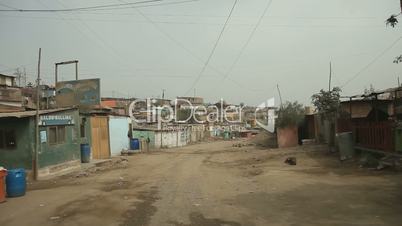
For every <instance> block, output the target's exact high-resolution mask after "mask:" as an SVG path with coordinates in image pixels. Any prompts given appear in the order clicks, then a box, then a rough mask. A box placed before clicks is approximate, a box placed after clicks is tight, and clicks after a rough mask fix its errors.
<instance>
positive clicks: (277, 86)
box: [276, 84, 283, 109]
mask: <svg viewBox="0 0 402 226" xmlns="http://www.w3.org/2000/svg"><path fill="white" fill-rule="evenodd" d="M276 88H277V89H278V93H279V100H280V101H281V109H282V107H283V102H282V95H281V90H280V89H279V84H276Z"/></svg>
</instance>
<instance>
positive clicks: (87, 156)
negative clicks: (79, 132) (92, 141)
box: [81, 144, 91, 163]
mask: <svg viewBox="0 0 402 226" xmlns="http://www.w3.org/2000/svg"><path fill="white" fill-rule="evenodd" d="M90 160H91V146H89V144H81V162H82V163H88V162H89V161H90Z"/></svg>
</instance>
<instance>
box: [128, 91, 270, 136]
mask: <svg viewBox="0 0 402 226" xmlns="http://www.w3.org/2000/svg"><path fill="white" fill-rule="evenodd" d="M224 103H225V102H224V100H223V99H221V100H220V102H219V104H213V105H194V104H192V103H191V102H190V101H189V100H187V99H175V100H174V101H172V102H171V103H169V104H167V103H165V104H157V100H156V99H152V98H146V99H138V100H135V101H133V102H131V103H130V106H129V115H130V118H131V120H133V121H134V122H136V123H158V129H160V128H161V124H162V123H189V122H191V123H198V124H204V123H207V122H208V123H228V124H231V123H232V124H238V123H241V122H242V117H243V116H242V115H243V114H242V113H243V110H244V108H245V107H247V106H236V105H225V104H224ZM172 106H173V107H172ZM274 107H275V99H274V98H271V99H268V100H267V101H265V102H263V103H261V104H260V105H258V106H257V107H256V108H255V112H254V119H255V122H256V124H257V125H258V126H259V127H261V128H262V129H264V130H267V131H269V132H274V131H275V118H276V116H275V108H274ZM182 110H186V112H187V115H186V118H180V119H179V118H178V112H179V111H182ZM135 113H136V114H135ZM139 115H141V116H139ZM258 115H264V118H265V120H263V121H260V118H259V117H258ZM138 116H139V117H138ZM233 116H236V117H233Z"/></svg>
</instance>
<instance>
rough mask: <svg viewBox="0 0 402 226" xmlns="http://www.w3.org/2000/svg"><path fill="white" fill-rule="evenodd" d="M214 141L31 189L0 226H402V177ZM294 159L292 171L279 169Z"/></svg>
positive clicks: (310, 153)
mask: <svg viewBox="0 0 402 226" xmlns="http://www.w3.org/2000/svg"><path fill="white" fill-rule="evenodd" d="M241 142H242V143H243V144H244V146H241V147H233V144H238V143H239V141H218V142H210V143H202V144H197V145H192V146H187V147H184V148H178V149H169V150H165V151H162V152H154V153H151V154H137V155H134V156H129V157H127V159H128V161H118V162H117V163H115V164H114V165H113V166H111V167H106V168H103V169H101V168H100V169H99V171H96V170H92V171H90V172H89V173H88V174H86V173H74V174H71V175H69V176H64V177H62V178H57V179H53V180H49V181H40V182H36V183H33V184H30V185H29V189H30V190H29V191H28V192H27V195H26V196H24V197H21V198H13V199H8V202H7V203H4V204H0V225H2V226H3V225H4V226H7V225H18V226H21V225H31V226H34V225H38V226H39V225H41V226H43V225H133V226H140V225H142V226H145V225H154V226H160V225H173V226H190V225H199V226H224V225H228V226H240V225H244V226H252V225H264V226H265V225H320V226H322V225H342V226H345V225H364V226H367V225H400V224H401V222H402V215H401V212H402V195H401V191H402V175H401V174H400V173H398V172H394V171H389V170H388V171H380V172H379V171H371V170H368V169H359V167H358V164H357V163H356V162H350V163H340V162H339V161H338V160H337V158H336V155H332V154H328V153H327V152H326V151H325V147H323V146H310V147H303V148H302V147H300V148H295V149H286V150H280V149H276V150H275V149H266V148H261V147H258V146H251V145H248V142H247V141H241ZM288 156H295V157H297V165H296V166H290V165H286V164H285V163H284V160H285V158H286V157H288Z"/></svg>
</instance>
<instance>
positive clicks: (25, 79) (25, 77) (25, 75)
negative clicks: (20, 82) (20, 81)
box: [23, 67, 27, 87]
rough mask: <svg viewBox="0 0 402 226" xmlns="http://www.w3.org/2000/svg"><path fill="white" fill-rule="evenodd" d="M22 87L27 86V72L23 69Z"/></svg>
mask: <svg viewBox="0 0 402 226" xmlns="http://www.w3.org/2000/svg"><path fill="white" fill-rule="evenodd" d="M23 78H24V87H25V86H27V70H26V68H25V67H24V77H23Z"/></svg>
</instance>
